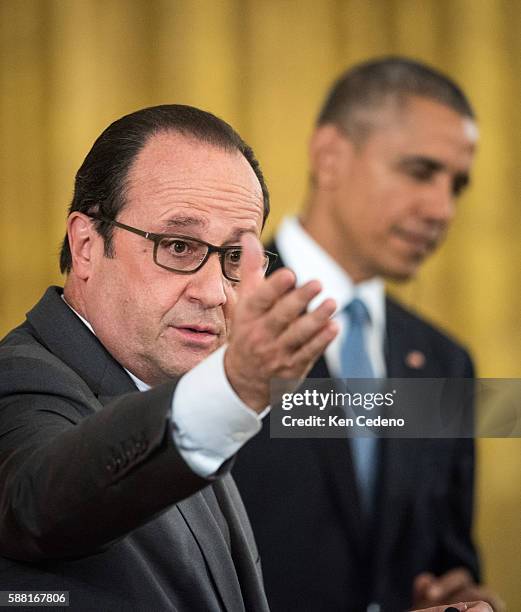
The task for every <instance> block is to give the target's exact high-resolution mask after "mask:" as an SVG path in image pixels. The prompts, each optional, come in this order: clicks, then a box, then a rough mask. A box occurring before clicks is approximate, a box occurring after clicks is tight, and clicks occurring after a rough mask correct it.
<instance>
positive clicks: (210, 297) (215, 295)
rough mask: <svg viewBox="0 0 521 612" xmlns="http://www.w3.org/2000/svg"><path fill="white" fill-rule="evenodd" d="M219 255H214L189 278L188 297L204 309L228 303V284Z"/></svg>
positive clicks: (186, 291)
mask: <svg viewBox="0 0 521 612" xmlns="http://www.w3.org/2000/svg"><path fill="white" fill-rule="evenodd" d="M227 283H228V281H227V280H226V279H225V278H224V276H223V273H222V269H221V262H220V260H219V257H218V254H217V253H212V254H211V255H210V257H209V258H208V261H207V262H206V263H205V264H204V266H203V267H202V268H201V269H200V270H198V271H197V272H195V273H194V274H191V275H190V276H189V281H188V284H187V286H186V290H185V293H186V296H187V297H188V299H190V300H191V301H194V302H198V303H199V304H200V305H201V306H202V307H203V308H205V309H206V308H217V307H219V306H223V305H224V304H225V303H226V300H227V295H226V288H225V287H226V284H227Z"/></svg>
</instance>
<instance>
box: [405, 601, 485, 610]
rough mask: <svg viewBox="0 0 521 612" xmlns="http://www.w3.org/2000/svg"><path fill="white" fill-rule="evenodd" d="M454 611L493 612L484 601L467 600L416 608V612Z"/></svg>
mask: <svg viewBox="0 0 521 612" xmlns="http://www.w3.org/2000/svg"><path fill="white" fill-rule="evenodd" d="M447 608H448V610H449V611H450V612H454V610H458V611H459V612H464V611H465V610H470V611H471V612H492V608H491V607H490V606H489V605H488V603H485V602H484V601H467V602H460V603H453V604H448V605H447V604H443V605H442V606H436V607H434V608H422V609H421V610H415V612H445V611H446V610H447Z"/></svg>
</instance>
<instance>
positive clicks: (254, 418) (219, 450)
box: [62, 295, 269, 478]
mask: <svg viewBox="0 0 521 612" xmlns="http://www.w3.org/2000/svg"><path fill="white" fill-rule="evenodd" d="M62 298H63V301H64V302H65V303H66V304H67V306H69V308H70V309H71V310H72V311H73V312H74V313H75V314H76V315H77V316H78V317H79V319H81V321H83V323H84V324H85V325H86V326H87V327H88V328H89V329H90V331H91V332H92V333H93V334H94V335H96V334H95V332H94V329H93V328H92V325H91V324H90V323H89V322H88V321H87V320H86V319H85V318H84V317H82V316H81V315H80V314H79V313H78V312H76V311H75V310H74V308H72V306H71V305H70V304H69V303H68V302H67V301H66V300H65V298H64V297H63V295H62ZM225 350H226V345H225V346H222V347H220V348H219V349H218V350H217V351H215V352H214V353H212V354H211V355H209V356H208V357H207V358H206V359H203V361H201V363H199V364H198V365H197V366H195V368H192V369H191V370H190V371H189V372H187V373H186V374H184V375H183V376H182V377H181V379H180V380H179V382H178V383H177V386H176V390H175V393H174V397H173V399H172V419H171V421H172V424H173V427H172V436H173V439H174V443H175V445H176V447H177V449H178V450H179V453H180V454H181V456H182V458H183V459H184V460H185V461H186V463H187V464H188V465H189V467H190V468H191V469H192V470H193V471H194V472H195V473H196V474H198V475H199V476H202V477H203V478H212V477H213V476H215V475H216V474H217V472H218V471H219V468H220V467H221V466H222V464H223V463H224V462H225V461H227V460H228V459H230V457H232V456H233V455H234V454H235V453H236V452H237V451H238V450H239V449H240V448H241V446H243V444H244V443H245V442H247V441H248V440H249V439H250V438H252V437H253V436H254V435H255V434H256V433H258V432H259V430H260V428H261V426H262V425H261V421H262V417H264V416H265V415H266V414H267V413H268V412H269V407H268V408H266V410H264V411H263V412H262V414H261V415H258V414H257V413H256V412H255V411H254V410H251V409H250V408H249V407H248V406H247V405H246V404H244V403H243V402H242V401H241V400H240V399H239V397H238V396H237V394H236V393H235V391H234V390H233V389H232V387H231V385H230V383H229V382H228V379H227V377H226V373H225V371H224V352H225ZM126 372H127V374H128V375H129V376H130V378H131V379H132V380H133V381H134V384H135V385H136V387H137V388H138V389H139V391H147V390H148V389H150V386H149V385H147V384H146V383H144V382H143V381H142V380H140V379H139V378H138V377H137V376H135V375H134V374H132V372H129V371H128V370H126Z"/></svg>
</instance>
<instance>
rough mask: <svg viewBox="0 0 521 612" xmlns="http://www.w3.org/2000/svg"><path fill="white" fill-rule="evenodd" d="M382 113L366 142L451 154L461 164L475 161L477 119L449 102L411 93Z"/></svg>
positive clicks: (409, 149)
mask: <svg viewBox="0 0 521 612" xmlns="http://www.w3.org/2000/svg"><path fill="white" fill-rule="evenodd" d="M379 113H380V115H379V117H378V120H377V122H376V125H375V128H374V131H373V132H372V133H371V134H370V136H369V137H368V139H367V141H366V144H369V143H373V144H375V143H377V144H381V145H383V146H386V147H389V148H391V147H396V148H399V149H400V150H403V152H405V153H411V154H412V153H417V154H422V153H424V154H430V155H435V156H436V155H442V156H444V157H445V156H447V155H449V156H453V157H454V158H456V157H458V158H459V160H460V164H467V163H468V164H470V163H471V161H472V155H473V153H474V151H475V148H476V145H477V140H478V130H477V126H476V123H475V122H474V121H473V120H472V119H471V118H469V117H466V116H464V115H461V114H460V113H458V112H457V111H455V110H454V109H452V108H450V107H449V106H446V105H445V104H442V103H440V102H437V101H435V100H431V99H429V98H423V97H419V96H410V97H409V98H407V99H406V101H405V103H404V104H403V105H402V106H400V107H398V106H396V105H390V106H389V107H387V108H384V109H382V110H380V111H379Z"/></svg>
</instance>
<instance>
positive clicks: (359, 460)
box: [341, 298, 377, 516]
mask: <svg viewBox="0 0 521 612" xmlns="http://www.w3.org/2000/svg"><path fill="white" fill-rule="evenodd" d="M345 311H346V313H347V315H348V316H349V321H350V325H349V331H348V333H347V335H346V337H345V339H344V342H343V343H342V349H341V368H342V372H341V374H342V378H347V379H349V378H374V370H373V367H372V365H371V361H370V359H369V355H368V353H367V349H366V345H365V340H364V336H365V334H364V328H365V327H366V325H368V324H369V323H370V317H369V312H368V311H367V307H366V305H365V304H364V303H363V302H362V300H360V299H359V298H354V299H353V300H352V301H351V302H350V303H349V304H348V305H347V306H346V308H345ZM347 386H348V388H349V381H348V382H347ZM351 449H352V454H353V463H354V468H355V473H356V476H357V479H358V488H359V492H360V499H361V502H362V508H363V510H364V513H365V515H366V516H367V515H368V514H369V513H370V511H371V509H372V507H373V501H374V489H375V480H376V451H377V439H376V438H375V437H370V438H351Z"/></svg>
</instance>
